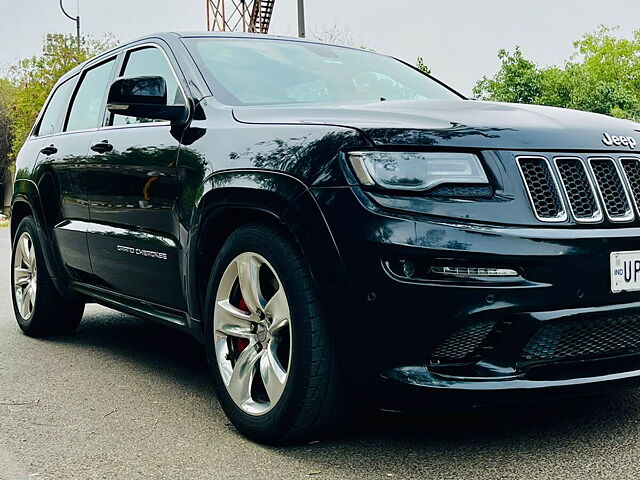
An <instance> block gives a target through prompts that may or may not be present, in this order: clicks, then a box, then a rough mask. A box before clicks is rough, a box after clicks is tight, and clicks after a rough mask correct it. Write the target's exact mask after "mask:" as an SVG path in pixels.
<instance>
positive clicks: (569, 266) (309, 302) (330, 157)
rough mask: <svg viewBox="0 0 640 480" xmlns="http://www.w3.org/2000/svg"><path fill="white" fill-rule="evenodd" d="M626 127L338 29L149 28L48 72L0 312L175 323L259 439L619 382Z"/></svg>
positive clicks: (630, 135) (629, 176)
mask: <svg viewBox="0 0 640 480" xmlns="http://www.w3.org/2000/svg"><path fill="white" fill-rule="evenodd" d="M639 128H640V126H639V125H638V124H635V123H632V122H630V121H622V120H616V119H613V118H609V117H605V116H601V115H595V114H589V113H582V112H575V111H569V110H562V109H555V108H547V107H534V106H520V105H510V104H500V103H485V102H477V101H473V100H468V99H466V98H464V97H462V96H461V95H459V94H458V93H456V92H455V91H453V90H452V89H450V88H448V87H447V86H445V85H443V84H442V83H440V82H438V81H437V80H435V79H433V78H431V77H429V76H427V75H424V74H423V73H421V72H420V71H418V70H416V69H415V68H413V67H411V66H409V65H407V64H405V63H403V62H401V61H399V60H396V59H393V58H390V57H387V56H383V55H378V54H375V53H370V52H366V51H363V50H358V49H350V48H344V47H336V46H329V45H323V44H320V43H316V42H310V41H299V40H292V39H283V38H271V37H265V36H248V35H232V34H218V35H215V34H210V33H207V34H174V33H171V34H160V35H154V36H150V37H147V38H144V39H141V40H138V41H135V42H132V43H130V44H128V45H125V46H121V47H119V48H117V49H115V50H112V51H110V52H108V53H105V54H103V55H101V56H99V57H97V58H94V59H92V60H90V61H88V62H86V63H85V64H84V65H82V66H81V67H79V68H76V69H75V70H73V71H72V72H69V73H68V74H67V75H65V76H64V77H63V78H62V79H61V80H60V81H59V83H58V84H57V86H56V88H55V89H54V91H53V92H52V94H51V96H50V98H49V100H48V102H47V104H46V106H45V108H44V109H43V111H42V113H41V115H40V117H39V118H38V120H37V122H36V125H35V127H34V129H33V131H32V133H31V136H30V137H29V139H28V140H27V142H26V143H25V145H24V147H23V148H22V151H21V152H20V155H19V158H18V161H17V176H16V181H15V195H14V199H13V215H12V224H11V233H12V236H13V259H12V282H13V284H12V290H13V299H14V307H15V313H16V317H17V320H18V324H19V325H20V328H21V329H22V330H23V331H24V332H25V333H26V334H27V335H32V336H41V335H51V334H60V333H66V332H71V331H72V330H74V329H75V328H76V327H77V325H78V323H79V322H80V319H81V317H82V313H83V308H84V304H85V303H87V302H98V303H101V304H103V305H106V306H109V307H112V308H115V309H118V310H121V311H123V312H127V313H130V314H133V315H139V316H141V317H145V318H148V319H151V320H155V321H158V322H161V323H163V324H165V325H169V326H171V327H174V328H176V329H178V330H182V331H185V332H188V333H190V334H192V335H193V336H195V337H196V338H197V339H199V340H200V341H202V342H203V343H204V344H205V345H206V351H207V355H208V361H209V363H210V366H211V371H212V376H213V380H214V382H215V385H216V386H217V390H218V393H219V399H220V402H221V404H222V406H223V408H224V410H225V412H226V413H227V415H228V416H229V418H230V419H231V420H232V422H233V423H234V424H235V425H236V426H237V428H238V429H239V430H240V431H241V432H243V433H244V434H246V435H248V436H250V437H251V438H254V439H257V440H260V441H264V442H270V443H284V442H292V441H300V440H302V439H305V438H310V437H311V436H312V435H313V436H316V435H319V434H320V433H321V432H323V431H326V430H327V429H331V428H334V427H335V426H336V425H338V422H339V421H340V419H343V418H344V416H345V415H344V414H345V411H347V409H348V407H349V406H354V405H355V406H357V407H359V408H362V406H363V405H364V404H365V403H366V404H371V405H373V406H376V407H382V408H386V409H395V410H424V409H427V408H431V407H432V406H434V405H436V406H437V405H451V404H462V405H464V404H469V403H471V404H476V405H478V404H481V405H483V404H487V405H489V404H490V405H496V404H499V403H502V402H521V401H526V400H532V399H540V398H545V397H553V396H556V395H581V394H590V393H594V392H599V391H603V390H609V389H619V388H625V387H629V386H631V385H634V384H635V383H637V382H638V379H639V378H640V293H639V292H638V290H639V289H640V276H639V273H640V210H639V206H640V205H639V203H640V155H639V154H638V152H637V150H636V147H637V140H636V137H637V135H638V132H639V130H638V129H639ZM36 285H37V288H36ZM354 398H355V399H356V400H355V401H354Z"/></svg>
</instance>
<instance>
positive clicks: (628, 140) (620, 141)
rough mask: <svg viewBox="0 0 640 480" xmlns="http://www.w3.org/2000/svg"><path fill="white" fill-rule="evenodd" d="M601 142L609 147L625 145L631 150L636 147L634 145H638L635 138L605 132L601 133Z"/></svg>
mask: <svg viewBox="0 0 640 480" xmlns="http://www.w3.org/2000/svg"><path fill="white" fill-rule="evenodd" d="M602 143H604V144H605V145H606V146H608V147H611V146H614V145H615V146H616V147H619V146H621V145H622V146H625V147H629V148H631V149H632V150H633V149H635V148H636V145H638V142H636V139H635V138H633V137H624V136H621V137H620V136H617V135H609V134H608V133H607V132H604V133H603V134H602Z"/></svg>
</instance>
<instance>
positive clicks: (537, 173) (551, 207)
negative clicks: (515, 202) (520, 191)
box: [517, 156, 567, 222]
mask: <svg viewBox="0 0 640 480" xmlns="http://www.w3.org/2000/svg"><path fill="white" fill-rule="evenodd" d="M517 163H518V168H519V170H520V174H521V175H522V179H523V180H524V184H525V188H526V190H527V194H528V195H529V200H530V202H531V205H532V206H533V213H534V215H535V216H536V218H537V219H538V220H540V221H541V222H564V221H565V220H566V219H567V211H566V209H565V207H564V201H563V199H562V196H561V195H560V189H559V188H558V184H557V182H556V179H555V176H554V174H553V171H552V169H551V164H550V163H549V160H548V159H547V158H546V157H538V156H522V157H518V158H517Z"/></svg>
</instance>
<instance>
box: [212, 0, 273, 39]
mask: <svg viewBox="0 0 640 480" xmlns="http://www.w3.org/2000/svg"><path fill="white" fill-rule="evenodd" d="M206 2H207V30H212V31H217V32H249V33H269V24H270V23H271V16H272V15H273V4H274V3H275V2H276V0H206Z"/></svg>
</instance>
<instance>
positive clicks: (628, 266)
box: [610, 251, 640, 293]
mask: <svg viewBox="0 0 640 480" xmlns="http://www.w3.org/2000/svg"><path fill="white" fill-rule="evenodd" d="M610 264H611V268H610V270H611V291H612V292H613V293H619V292H632V291H634V290H640V251H635V252H611V257H610Z"/></svg>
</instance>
